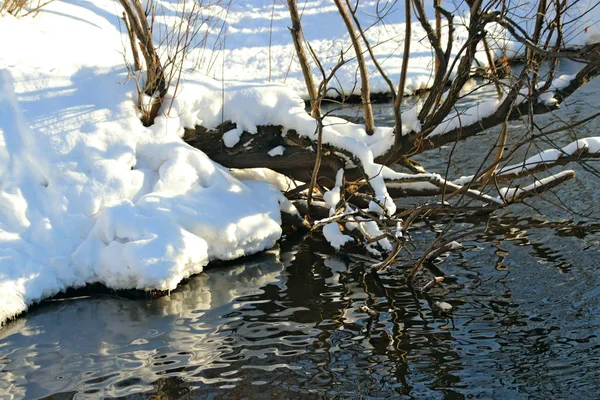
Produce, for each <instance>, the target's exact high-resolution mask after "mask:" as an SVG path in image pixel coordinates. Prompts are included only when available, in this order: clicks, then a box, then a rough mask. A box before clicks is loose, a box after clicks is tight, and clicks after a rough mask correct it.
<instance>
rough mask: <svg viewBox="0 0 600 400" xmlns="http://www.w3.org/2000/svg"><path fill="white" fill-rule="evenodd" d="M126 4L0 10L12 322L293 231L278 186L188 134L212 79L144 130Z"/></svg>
mask: <svg viewBox="0 0 600 400" xmlns="http://www.w3.org/2000/svg"><path fill="white" fill-rule="evenodd" d="M96 5H97V7H98V10H102V12H98V11H94V10H96V8H95V6H96ZM120 12H121V11H120V10H119V7H117V6H116V5H115V3H114V2H112V1H98V2H94V3H93V4H92V3H80V2H77V3H76V4H71V3H68V2H53V3H51V4H50V5H48V8H47V9H44V10H43V11H42V12H40V14H39V15H38V16H37V17H36V18H34V19H32V18H23V19H20V20H17V19H15V18H13V17H11V16H9V15H2V17H1V18H2V23H1V24H0V34H1V35H2V36H3V37H4V38H11V39H10V40H3V44H2V51H1V52H0V116H1V118H0V172H1V173H2V181H1V182H0V199H2V206H1V207H0V255H1V258H0V322H4V321H5V320H6V319H9V318H12V317H14V316H15V315H17V314H19V313H21V312H23V311H24V310H26V309H27V307H28V306H29V305H31V304H32V303H34V302H37V301H39V300H41V299H43V298H46V297H48V296H52V295H53V294H55V293H57V292H59V291H61V290H64V289H66V288H68V287H77V286H82V285H85V284H86V283H91V282H101V283H104V284H105V285H107V286H110V287H112V288H116V289H119V288H137V289H162V290H170V289H174V288H175V287H176V286H177V284H178V283H179V282H180V281H181V280H182V279H184V278H187V277H189V276H191V275H193V274H196V273H199V272H201V271H202V269H203V266H205V265H206V264H207V263H208V262H209V261H210V260H213V259H223V260H226V259H233V258H237V257H240V256H243V255H246V254H252V253H255V252H259V251H262V250H265V249H268V248H270V247H271V246H273V245H274V243H275V242H276V241H277V240H278V239H279V237H280V236H281V227H280V223H281V216H280V207H281V206H282V207H287V205H286V203H285V199H284V198H283V196H282V194H281V193H280V191H279V190H278V189H277V188H275V187H274V186H273V185H271V184H269V183H266V182H261V181H252V180H247V181H240V180H238V179H236V178H234V177H233V176H232V175H231V174H230V173H229V172H228V171H227V170H226V169H224V168H223V167H221V166H219V165H217V164H215V163H213V162H212V161H211V160H210V159H208V157H207V156H206V155H204V154H203V153H202V152H200V151H198V150H196V149H193V148H192V147H190V146H188V145H186V144H185V143H183V142H182V140H181V138H180V137H181V135H182V134H183V126H193V124H195V123H197V122H199V121H200V120H201V117H202V115H200V114H198V112H199V110H200V109H201V108H203V107H206V108H208V109H210V110H211V111H212V110H214V109H212V108H211V107H210V104H195V103H194V102H193V101H191V100H190V99H195V98H196V96H195V93H194V90H196V89H199V88H202V87H203V85H205V84H207V82H206V81H207V79H205V80H201V79H199V78H198V80H194V76H193V75H191V76H189V77H187V76H186V79H189V81H188V82H186V83H189V85H186V87H185V88H183V89H182V90H181V93H179V94H178V98H177V100H176V101H175V102H174V104H173V111H172V113H171V114H170V116H166V115H164V114H163V115H161V116H159V117H158V118H157V120H156V123H155V124H154V125H153V126H152V127H150V128H145V127H143V126H142V124H141V123H140V121H139V115H138V114H137V112H136V110H135V108H134V97H133V94H134V93H135V85H134V82H133V80H129V81H128V79H127V71H126V69H125V67H124V66H123V58H122V55H121V51H122V41H123V40H124V37H123V36H122V35H121V33H120V32H119V30H118V26H117V24H118V20H119V19H118V18H119V15H120ZM71 16H73V18H72V17H71ZM73 32H77V34H76V35H74V34H73ZM90 43H94V46H90V45H89V44H90ZM214 85H215V86H218V85H217V84H216V83H214ZM211 89H212V88H211ZM210 93H211V95H212V96H213V97H214V96H215V95H214V91H210ZM200 97H201V96H200ZM201 98H202V99H203V100H204V101H209V100H211V99H210V98H208V97H201ZM219 98H220V95H219ZM230 99H231V101H232V102H234V101H235V95H233V94H232V95H231V97H230V98H228V100H230ZM213 100H214V98H213ZM191 104H194V105H196V106H197V108H196V109H184V108H181V107H184V106H187V105H191ZM217 107H220V104H219V105H218V106H217ZM233 107H234V106H232V107H231V108H232V113H233V114H235V111H233ZM194 111H195V112H194ZM238 112H240V113H242V111H238ZM217 114H218V112H214V113H210V112H209V113H207V117H211V118H212V117H214V116H215V115H217ZM263 118H266V116H264V115H263ZM234 120H235V121H236V122H238V124H239V125H240V126H242V127H245V125H244V122H245V121H244V119H243V114H240V115H239V116H238V118H235V119H234ZM280 203H281V206H280Z"/></svg>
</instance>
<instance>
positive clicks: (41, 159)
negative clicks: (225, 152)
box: [0, 0, 595, 323]
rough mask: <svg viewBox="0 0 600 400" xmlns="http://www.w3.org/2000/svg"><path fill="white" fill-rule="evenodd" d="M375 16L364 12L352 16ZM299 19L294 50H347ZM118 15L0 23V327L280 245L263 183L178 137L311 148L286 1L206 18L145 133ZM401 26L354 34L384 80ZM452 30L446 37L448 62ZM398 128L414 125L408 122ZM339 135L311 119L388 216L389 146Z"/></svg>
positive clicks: (349, 73) (359, 132) (333, 25)
mask: <svg viewBox="0 0 600 400" xmlns="http://www.w3.org/2000/svg"><path fill="white" fill-rule="evenodd" d="M376 3H377V2H375V1H365V2H364V5H365V7H366V8H365V9H368V7H374V5H375V4H376ZM157 4H158V5H161V6H164V7H165V9H164V10H165V11H166V13H167V17H165V18H159V19H157V21H156V24H157V28H156V29H155V34H156V35H159V34H160V32H161V29H159V27H162V28H163V29H164V28H165V27H166V26H168V25H170V24H172V22H173V7H174V5H173V3H171V2H168V1H157ZM361 4H363V3H361ZM169 10H171V11H169ZM169 12H170V13H171V14H170V16H169ZM302 13H303V24H304V27H305V32H306V35H307V38H308V40H310V42H311V45H312V47H313V48H314V49H315V51H317V52H318V53H319V54H320V55H321V56H322V57H323V60H325V61H324V63H325V68H330V67H331V66H332V63H333V64H335V62H337V59H336V58H335V57H333V56H334V55H335V56H336V55H337V54H339V51H340V49H342V48H344V47H347V43H348V36H347V33H346V32H345V30H344V27H343V24H342V23H341V20H339V17H338V16H337V13H336V11H335V7H334V6H333V5H332V2H330V1H329V0H320V1H309V2H306V6H305V7H304V6H303V8H302ZM121 14H122V9H121V6H120V5H119V3H118V1H112V0H94V1H79V0H72V1H55V2H51V3H50V4H48V5H47V6H46V7H45V8H44V9H43V10H42V11H41V12H40V13H39V14H38V15H36V16H35V17H32V16H28V17H24V18H21V19H15V18H13V17H12V16H10V15H4V14H3V15H2V16H0V18H1V23H0V36H1V37H2V38H3V39H2V42H1V44H0V46H1V47H0V323H1V322H3V321H5V320H6V319H7V318H11V317H13V316H15V315H17V314H19V313H20V312H22V311H24V310H26V308H27V306H28V305H30V304H32V303H33V302H36V301H39V300H40V299H43V298H46V297H48V296H51V295H53V294H55V293H57V292H58V291H60V290H63V289H65V288H67V287H72V286H81V285H84V284H85V283H88V282H102V283H104V284H106V285H108V286H110V287H113V288H139V289H151V288H157V289H173V288H174V287H175V286H176V285H177V284H178V282H180V281H181V279H183V278H186V277H188V276H190V275H192V274H195V273H198V272H200V271H202V268H203V266H204V265H206V264H207V263H208V262H209V261H210V260H212V259H232V258H236V257H240V256H242V255H245V254H250V253H254V252H258V251H261V250H263V249H266V248H269V247H271V246H272V245H273V244H274V243H275V241H276V240H277V239H278V238H279V237H280V235H281V228H280V222H281V221H280V208H281V207H284V208H285V209H286V211H293V210H290V208H289V203H287V202H286V201H285V199H284V198H283V197H282V195H281V194H280V192H279V190H278V189H276V188H275V186H272V185H270V184H268V183H266V182H261V181H256V180H242V181H241V180H238V179H236V178H234V177H233V176H232V175H231V174H230V173H229V172H228V171H227V170H225V169H224V168H222V167H221V166H219V165H217V164H215V163H213V162H212V161H211V160H209V159H208V158H207V157H206V155H204V154H203V153H202V152H200V151H198V150H195V149H193V148H191V147H190V146H188V145H186V144H185V143H184V142H183V141H182V140H181V139H180V138H181V136H182V134H183V128H184V127H192V126H194V125H196V124H202V125H203V126H205V127H207V128H212V127H215V126H217V125H218V124H219V123H221V122H222V121H224V120H231V121H233V122H235V123H236V124H237V130H236V131H234V132H232V133H229V136H228V137H225V138H224V141H225V144H227V145H234V144H235V142H236V141H237V140H239V135H240V134H241V132H242V130H246V131H249V132H251V133H252V132H255V131H256V127H257V126H258V125H261V124H266V123H271V124H280V125H283V126H285V127H286V128H288V129H296V130H297V131H298V133H299V134H301V135H305V136H308V137H311V138H315V134H316V133H315V132H316V123H315V121H314V120H313V119H312V118H310V117H309V116H308V115H307V114H306V112H305V111H304V103H303V102H302V97H303V96H304V84H303V81H302V76H301V73H300V68H299V66H298V65H297V63H296V62H295V61H293V60H292V54H293V46H292V44H291V41H290V35H289V32H288V29H287V27H288V26H289V19H288V18H289V16H288V13H287V9H286V8H285V6H284V4H283V3H280V2H276V4H275V6H274V8H273V2H271V1H264V0H248V1H237V2H235V1H234V2H233V3H232V6H231V8H230V9H229V10H228V11H226V10H224V9H222V8H218V7H213V8H211V9H207V10H206V16H207V17H210V18H212V21H213V22H212V25H210V26H211V27H212V28H213V31H212V35H209V40H208V42H207V43H208V44H207V45H206V46H199V47H198V48H197V49H196V50H194V52H192V54H191V56H190V64H189V65H186V67H196V71H195V72H189V71H188V72H184V74H183V76H182V81H181V85H180V86H179V88H178V92H177V96H176V99H175V101H174V102H173V105H172V107H171V111H170V113H169V115H168V116H167V115H164V114H163V115H161V116H160V117H159V118H158V119H157V120H156V123H155V124H154V125H153V126H152V127H151V128H145V127H143V126H142V125H141V123H140V120H139V115H138V114H137V112H136V110H135V107H134V104H135V95H134V94H135V93H136V89H135V83H134V81H133V80H132V79H129V78H128V73H127V69H126V68H125V66H124V53H126V54H125V58H128V57H130V54H129V53H130V51H129V49H128V46H129V43H128V39H127V37H126V36H125V35H124V34H123V33H122V32H123V31H124V29H123V27H122V26H120V24H121V22H120V17H121ZM271 15H273V18H271ZM368 15H369V13H365V14H364V15H363V17H364V18H365V21H364V25H365V27H366V26H368V25H370V22H369V21H368V18H369V17H368ZM225 17H226V18H227V23H225V24H223V19H224V18H225ZM402 19H403V16H402V15H401V13H399V12H396V13H392V14H389V15H388V16H387V17H386V24H381V26H378V27H374V28H372V29H369V30H368V35H369V38H370V39H371V40H372V41H373V43H375V42H380V44H379V45H378V46H376V47H375V53H376V54H377V55H378V56H381V57H382V61H383V62H384V66H385V67H386V69H387V70H388V71H389V73H390V77H391V78H392V79H394V80H395V81H396V80H397V76H398V75H399V70H400V65H401V62H400V58H399V57H400V55H399V54H400V51H398V49H399V46H401V44H402V37H401V33H402V32H403V24H401V21H402ZM271 20H272V21H271ZM271 23H272V29H271ZM220 26H224V27H225V30H224V31H223V32H222V33H223V35H220V36H219V34H218V32H217V28H218V27H220ZM419 29H420V28H415V32H416V33H415V43H413V56H412V57H411V60H410V64H409V79H408V90H409V92H410V91H412V90H416V89H420V88H425V87H428V85H430V84H431V81H432V79H431V68H432V61H431V50H430V49H429V48H428V47H427V46H425V44H424V43H425V42H424V41H421V40H420V39H422V38H424V37H425V34H424V32H420V31H419ZM581 29H583V27H581ZM594 31H595V30H594V29H591V28H590V29H589V32H590V35H592V34H593V33H594ZM465 32H466V31H465V28H464V27H462V26H460V25H457V31H456V43H457V45H456V48H457V49H458V48H459V46H458V44H459V43H460V42H461V41H462V40H464V38H465V36H466V33H465ZM199 37H202V35H200V36H199ZM158 39H159V38H158ZM582 40H587V39H582ZM157 42H158V41H157ZM215 43H217V44H215ZM213 49H216V51H213ZM219 49H221V50H219ZM349 57H351V55H349ZM371 68H372V65H371ZM186 71H187V70H186ZM215 77H216V78H219V79H220V78H223V77H225V78H226V80H227V81H228V82H227V83H224V84H223V83H220V82H217V81H215V80H213V79H212V78H215ZM269 77H271V83H267V82H268V81H269ZM338 78H339V79H338V80H337V81H336V83H335V84H336V85H338V86H337V88H338V89H339V90H340V91H343V92H344V93H350V92H356V91H357V90H359V88H358V87H357V86H356V85H354V83H355V82H356V81H357V77H356V68H355V65H354V64H352V63H350V64H349V65H348V66H345V67H344V68H342V69H341V70H340V73H339V76H338ZM234 81H235V82H237V83H232V82H234ZM284 84H285V85H287V86H283V85H284ZM372 84H373V88H372V89H373V91H387V90H388V89H387V87H386V86H385V85H384V81H383V80H382V79H381V78H380V77H378V76H376V75H373V77H372ZM172 94H173V92H171V93H170V95H172ZM170 100H171V99H170V98H168V99H167V103H169V104H170ZM413 114H415V113H414V112H413ZM403 121H404V123H406V124H410V126H407V128H409V129H416V128H418V121H416V119H415V118H409V117H408V116H407V118H405V119H403ZM340 122H343V121H341V120H339V119H335V118H330V119H328V120H326V121H325V129H324V132H323V134H324V140H325V141H326V142H327V143H330V144H333V145H335V146H337V147H339V148H341V149H343V150H346V151H348V152H350V153H353V154H354V156H355V158H356V159H357V160H359V161H360V162H361V163H362V165H363V166H364V168H365V172H366V173H367V174H368V175H369V176H370V177H372V181H371V184H372V186H373V188H374V190H375V192H376V195H377V197H378V199H379V201H380V202H381V203H382V204H385V206H386V208H387V209H388V211H389V212H393V211H394V207H395V206H394V204H393V203H392V202H391V199H389V196H388V195H387V191H386V189H385V185H384V184H383V177H382V174H381V173H380V172H381V167H380V166H379V165H377V164H375V163H374V162H373V160H374V157H376V156H377V155H379V154H382V153H383V152H384V151H385V150H386V149H387V148H389V146H390V145H391V143H392V140H393V138H392V135H391V129H390V128H379V129H378V130H377V132H376V133H375V135H373V136H367V135H366V133H365V131H364V129H363V128H362V127H361V126H359V125H354V124H348V123H345V122H344V123H343V124H341V123H340ZM238 176H240V177H245V176H248V175H246V174H244V173H239V174H238ZM280 203H281V204H280Z"/></svg>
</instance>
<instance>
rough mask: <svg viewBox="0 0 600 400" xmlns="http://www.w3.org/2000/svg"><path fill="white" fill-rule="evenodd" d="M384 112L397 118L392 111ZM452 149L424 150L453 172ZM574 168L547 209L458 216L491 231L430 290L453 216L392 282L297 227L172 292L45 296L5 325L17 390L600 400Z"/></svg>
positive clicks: (0, 373)
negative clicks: (436, 253) (422, 272)
mask: <svg viewBox="0 0 600 400" xmlns="http://www.w3.org/2000/svg"><path fill="white" fill-rule="evenodd" d="M599 89H600V82H598V83H592V84H590V86H588V87H585V88H584V89H583V90H582V92H581V93H580V94H579V95H578V96H577V97H575V98H573V100H572V101H571V102H570V104H568V105H567V106H565V107H563V110H562V111H561V112H560V113H559V114H558V116H557V117H552V118H563V119H567V120H568V119H577V118H582V117H585V116H586V115H588V114H591V113H593V112H595V111H596V110H595V107H594V104H595V101H594V97H595V93H597V91H598V90H599ZM376 113H377V114H378V115H379V118H380V121H385V119H386V118H389V117H390V110H389V108H386V107H385V106H380V108H378V109H377V110H376ZM546 121H550V119H549V117H547V118H546ZM598 128H600V123H598V122H592V123H590V124H588V125H586V126H583V127H580V128H578V129H577V131H576V133H574V132H570V133H569V132H567V133H565V134H564V135H563V137H559V138H557V140H558V141H559V143H561V144H562V143H565V144H566V143H568V142H569V141H571V140H573V139H574V138H575V136H574V135H575V134H577V135H578V137H583V136H591V135H594V134H597V133H596V132H597V131H598ZM511 129H512V130H513V131H512V132H514V133H515V136H516V135H518V134H519V133H520V132H524V127H523V126H522V125H519V124H514V125H513V126H512V127H511ZM490 136H492V135H489V136H488V137H480V138H476V139H475V140H472V141H469V142H467V143H464V144H461V145H459V146H458V147H457V149H456V151H455V154H454V156H453V160H454V162H453V165H452V166H451V168H450V173H451V175H456V174H458V173H459V171H460V169H462V168H465V167H470V168H473V167H476V166H477V163H478V162H479V160H478V159H477V157H474V156H473V155H474V154H475V155H477V154H480V153H481V150H480V149H481V148H487V147H484V146H487V145H489V141H490V140H491V139H490ZM449 151H450V148H446V149H442V150H441V151H440V152H438V156H437V157H429V159H423V158H422V159H421V161H423V162H425V163H426V164H427V167H428V168H430V169H438V170H439V169H440V168H443V166H444V164H445V160H446V159H447V155H448V153H449ZM594 165H596V166H597V164H593V163H591V164H590V166H592V167H593V166H594ZM574 169H575V170H576V171H577V173H578V178H577V180H575V181H571V182H569V183H567V184H565V185H563V187H561V188H560V189H559V190H558V191H557V192H556V195H554V194H550V195H548V196H547V197H546V200H544V199H536V200H533V201H530V203H531V204H532V205H533V206H535V208H532V207H529V206H517V207H511V208H510V209H509V210H507V211H503V212H500V213H498V214H497V215H496V216H494V217H492V218H491V219H488V218H483V217H482V218H479V219H465V220H460V221H458V222H457V225H456V229H461V228H464V227H483V226H487V228H488V229H487V230H486V231H485V232H479V233H477V234H474V235H473V237H472V238H470V239H469V240H467V241H463V242H462V243H463V244H464V245H465V247H466V251H464V252H462V253H460V254H452V255H449V256H447V257H446V258H445V259H444V260H443V261H441V262H439V263H438V264H437V266H436V268H438V271H436V274H443V275H444V276H445V277H446V280H445V281H444V283H443V284H442V285H440V286H437V287H435V288H434V289H432V290H431V291H430V292H429V293H427V294H422V293H414V292H411V290H409V288H408V287H407V286H406V285H405V284H404V276H405V272H406V269H407V268H409V267H410V266H412V265H413V263H414V261H415V259H416V258H417V257H418V256H419V255H420V253H419V249H420V250H422V249H424V248H425V247H426V246H427V244H428V243H430V242H431V240H433V238H434V237H435V232H436V231H439V230H441V229H443V224H442V223H440V222H438V221H430V222H427V223H423V224H421V225H417V226H415V227H414V229H413V239H414V242H415V245H416V249H417V250H415V251H414V254H413V256H412V258H411V257H410V256H409V255H408V254H406V253H404V257H405V259H404V262H403V263H402V264H401V265H398V266H397V267H395V268H393V269H391V270H389V271H387V272H386V273H384V274H381V275H380V276H379V277H375V276H373V275H371V274H365V265H364V264H363V263H361V262H358V261H356V260H354V261H353V260H351V259H347V258H344V257H341V256H339V255H336V254H334V253H333V252H332V251H331V250H329V249H328V247H327V246H326V245H325V244H324V243H322V242H320V241H314V240H308V241H300V240H299V239H298V238H290V239H289V240H286V241H283V242H282V243H280V244H279V245H278V247H277V248H276V249H273V250H272V251H270V252H267V253H265V254H262V255H259V256H256V257H251V258H247V259H244V260H241V261H238V262H235V263H230V264H226V265H224V266H219V267H218V268H214V269H211V270H209V271H207V272H205V273H203V274H201V275H198V276H196V277H193V278H192V279H190V280H189V281H188V282H187V283H185V284H182V285H180V287H179V288H178V289H177V290H176V291H174V292H172V293H171V294H170V295H169V296H165V297H162V298H159V299H155V300H128V299H123V298H119V297H116V296H109V295H106V294H97V295H90V296H85V297H81V298H70V299H57V300H53V301H48V302H44V303H43V304H42V305H40V306H38V307H35V308H34V309H33V310H32V311H31V312H29V313H28V314H26V315H25V316H23V317H21V318H19V319H17V320H16V321H13V322H11V323H9V324H8V325H7V326H4V327H2V328H0V394H1V395H0V397H2V398H11V397H12V398H44V397H45V398H52V399H68V398H99V397H122V396H125V397H128V398H132V399H139V398H162V399H177V398H208V399H213V398H227V399H242V398H286V399H293V398H353V399H354V398H365V399H372V398H373V399H375V398H426V399H462V398H507V399H520V398H540V399H546V398H582V399H587V398H594V397H596V396H597V393H598V392H600V337H599V335H600V300H599V299H600V272H598V264H599V262H598V260H599V257H600V222H599V221H598V220H597V219H596V218H595V214H591V215H587V214H589V213H596V214H597V213H598V211H599V208H598V204H599V203H600V190H599V186H600V185H599V183H598V182H599V181H598V180H597V178H594V177H593V171H592V172H590V171H589V169H588V168H586V167H582V166H577V165H575V166H574ZM442 170H443V169H442ZM558 198H560V199H561V200H562V201H563V202H565V203H567V204H569V205H570V206H572V207H573V208H574V209H575V210H574V211H576V213H577V214H573V213H570V212H567V211H566V210H564V208H563V207H561V204H560V202H559V201H558V200H557V199H558ZM404 201H405V200H400V205H402V204H404V203H403V202H404ZM584 215H587V216H584ZM436 301H446V302H448V303H450V304H452V305H453V307H454V310H453V312H452V314H451V315H444V314H441V313H439V312H438V311H436V309H435V307H433V304H434V303H435V302H436ZM362 305H368V306H369V307H370V308H372V309H373V310H375V311H377V314H376V315H375V316H369V315H368V314H366V313H364V312H362V311H360V309H359V307H360V306H362Z"/></svg>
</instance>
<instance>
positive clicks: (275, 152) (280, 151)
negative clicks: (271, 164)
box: [267, 146, 285, 157]
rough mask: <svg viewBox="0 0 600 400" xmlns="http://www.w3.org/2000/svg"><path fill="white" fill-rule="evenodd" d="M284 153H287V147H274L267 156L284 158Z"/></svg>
mask: <svg viewBox="0 0 600 400" xmlns="http://www.w3.org/2000/svg"><path fill="white" fill-rule="evenodd" d="M284 151H285V147H283V146H277V147H273V148H272V149H271V150H269V151H268V152H267V154H268V155H270V156H271V157H277V156H282V155H283V152H284Z"/></svg>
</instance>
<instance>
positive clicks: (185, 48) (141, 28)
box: [119, 0, 222, 126]
mask: <svg viewBox="0 0 600 400" xmlns="http://www.w3.org/2000/svg"><path fill="white" fill-rule="evenodd" d="M119 2H120V3H121V5H122V6H123V9H124V12H123V21H124V25H125V29H126V31H127V34H128V36H129V42H130V43H129V44H130V49H131V52H132V57H133V65H128V67H129V70H130V76H131V77H132V78H133V79H135V81H136V83H137V85H138V109H139V110H140V112H141V114H142V117H141V119H142V122H143V123H144V125H146V126H149V125H152V124H153V123H154V119H155V118H156V116H157V115H158V112H159V110H160V109H161V107H162V106H163V103H164V100H165V98H166V95H167V93H168V92H169V89H170V88H171V87H173V88H174V93H173V95H172V96H171V102H170V103H169V104H168V108H167V110H166V114H167V115H169V113H170V111H171V108H172V105H173V100H174V99H175V96H176V95H177V90H178V87H179V82H180V80H181V74H182V72H183V69H184V68H185V64H186V60H187V58H188V56H189V55H190V54H191V52H192V50H194V49H196V48H199V47H202V46H205V45H206V42H207V38H208V34H209V31H210V29H211V28H212V27H213V26H214V21H215V18H214V16H212V15H210V13H208V14H205V13H204V11H205V10H207V9H209V8H210V7H211V6H214V5H220V4H221V3H222V2H221V1H206V2H205V1H203V0H196V1H194V2H192V3H191V4H190V2H187V1H183V0H181V1H178V2H177V3H176V4H175V6H176V7H175V9H176V10H177V11H176V15H175V18H169V19H167V14H168V12H167V11H166V10H165V9H164V8H163V7H159V5H158V2H155V1H153V0H150V1H148V2H146V6H145V7H143V6H142V3H141V2H140V0H119ZM173 21H174V22H173ZM157 26H158V27H157ZM140 52H141V54H142V58H140V56H139V53H140ZM141 59H143V61H144V63H143V64H142V62H141ZM142 70H144V72H145V76H142V75H141V74H140V71H142Z"/></svg>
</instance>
